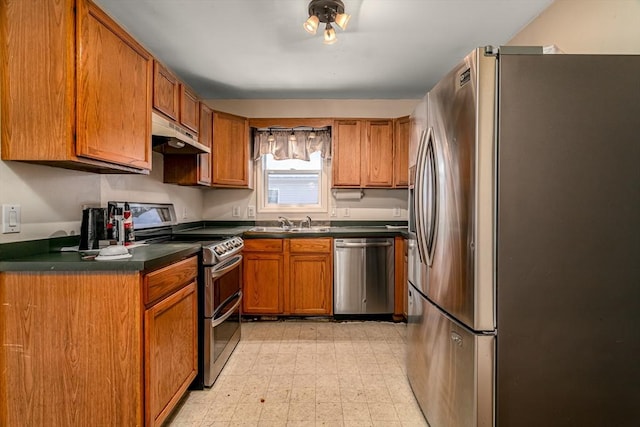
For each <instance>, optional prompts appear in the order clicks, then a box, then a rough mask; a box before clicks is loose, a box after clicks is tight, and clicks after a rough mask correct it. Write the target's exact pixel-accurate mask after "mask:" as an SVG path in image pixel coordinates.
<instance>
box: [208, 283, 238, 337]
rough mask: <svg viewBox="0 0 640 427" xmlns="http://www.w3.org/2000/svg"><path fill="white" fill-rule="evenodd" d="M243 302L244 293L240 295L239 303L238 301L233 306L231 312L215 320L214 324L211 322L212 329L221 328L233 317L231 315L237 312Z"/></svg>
mask: <svg viewBox="0 0 640 427" xmlns="http://www.w3.org/2000/svg"><path fill="white" fill-rule="evenodd" d="M241 302H242V291H240V292H239V293H238V301H236V303H235V304H233V307H231V309H230V310H229V311H227V312H226V313H225V314H224V315H223V316H221V317H219V318H218V319H215V320H214V321H213V322H211V327H212V328H215V327H216V326H219V325H220V324H222V323H223V322H224V321H225V320H227V319H228V318H229V317H231V315H232V314H233V313H234V312H235V311H236V309H237V308H238V307H239V306H240V303H241Z"/></svg>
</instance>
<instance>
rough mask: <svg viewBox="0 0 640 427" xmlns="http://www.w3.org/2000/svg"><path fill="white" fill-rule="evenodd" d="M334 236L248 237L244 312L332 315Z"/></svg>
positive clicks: (245, 262)
mask: <svg viewBox="0 0 640 427" xmlns="http://www.w3.org/2000/svg"><path fill="white" fill-rule="evenodd" d="M331 247H332V245H331V238H310V239H305V238H301V239H247V240H245V248H244V257H245V258H244V290H243V293H244V303H243V313H244V314H252V315H253V314H255V315H297V316H318V315H330V314H332V312H333V304H332V301H333V300H332V293H333V257H332V251H331Z"/></svg>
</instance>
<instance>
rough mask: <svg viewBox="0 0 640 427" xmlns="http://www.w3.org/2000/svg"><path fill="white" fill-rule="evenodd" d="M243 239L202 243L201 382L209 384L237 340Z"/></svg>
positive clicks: (217, 373)
mask: <svg viewBox="0 0 640 427" xmlns="http://www.w3.org/2000/svg"><path fill="white" fill-rule="evenodd" d="M243 247H244V243H243V241H242V239H241V238H240V237H232V238H229V239H226V240H224V241H222V242H215V243H211V244H207V245H204V246H203V247H202V260H203V275H204V279H203V281H204V313H203V318H202V325H201V326H202V335H203V340H204V341H203V346H202V351H201V356H202V360H203V366H202V372H203V385H204V386H205V387H211V386H212V385H213V383H214V381H215V380H216V378H217V377H218V375H219V374H220V371H221V370H222V368H223V367H224V365H225V363H226V362H227V360H228V359H229V356H231V353H232V352H233V349H234V348H235V347H236V345H237V344H238V341H240V329H241V328H240V325H241V313H240V309H241V304H242V255H241V254H240V252H241V251H242V248H243Z"/></svg>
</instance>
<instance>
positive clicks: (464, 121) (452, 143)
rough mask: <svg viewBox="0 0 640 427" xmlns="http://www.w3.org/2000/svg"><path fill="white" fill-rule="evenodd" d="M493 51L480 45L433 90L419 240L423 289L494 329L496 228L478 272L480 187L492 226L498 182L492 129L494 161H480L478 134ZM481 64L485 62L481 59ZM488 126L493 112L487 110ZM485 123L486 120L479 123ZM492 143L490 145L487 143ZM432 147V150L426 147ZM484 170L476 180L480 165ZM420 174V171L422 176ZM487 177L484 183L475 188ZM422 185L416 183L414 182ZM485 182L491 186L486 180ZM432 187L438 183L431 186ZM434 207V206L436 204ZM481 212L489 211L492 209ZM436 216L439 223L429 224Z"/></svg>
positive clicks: (476, 324)
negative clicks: (494, 175)
mask: <svg viewBox="0 0 640 427" xmlns="http://www.w3.org/2000/svg"><path fill="white" fill-rule="evenodd" d="M495 61H496V60H495V58H494V57H488V58H487V57H484V56H483V50H482V49H477V50H475V51H474V52H472V53H471V54H470V55H468V56H467V57H466V58H465V59H464V61H463V62H462V63H460V64H459V65H458V66H457V67H455V68H454V69H453V70H452V71H451V72H450V73H449V74H447V75H446V76H445V77H444V78H443V79H442V80H441V81H440V82H439V83H438V84H437V85H436V86H435V87H434V88H433V90H432V91H431V92H430V93H429V131H428V133H427V137H426V140H425V141H424V147H425V148H424V150H425V155H424V156H423V158H424V160H423V163H424V164H425V165H424V166H423V167H422V170H423V171H424V172H423V174H422V175H421V176H420V179H419V181H420V183H421V185H423V186H424V187H425V188H426V191H425V192H424V194H425V195H424V196H423V198H422V202H421V203H420V209H421V217H422V219H423V226H422V230H423V231H422V233H421V232H418V233H417V234H418V240H419V248H424V249H423V251H422V252H426V253H427V258H428V261H429V262H430V268H427V269H426V277H425V278H424V279H423V280H424V281H426V282H427V283H428V286H427V289H426V295H427V296H428V297H429V298H430V299H431V300H432V301H434V302H435V303H436V304H437V305H438V306H440V307H441V308H442V309H443V310H445V311H447V312H448V313H450V314H451V315H452V316H453V317H455V318H456V319H458V320H459V321H461V322H462V323H464V324H466V325H467V326H469V327H470V328H471V329H473V330H485V331H492V330H493V329H494V328H495V323H494V315H493V311H494V310H493V303H494V297H493V279H492V277H493V276H492V274H491V272H492V269H493V265H492V258H491V250H492V245H493V243H492V238H491V236H492V234H491V231H489V235H488V236H487V238H485V240H483V244H486V245H488V250H489V252H488V253H487V254H485V256H486V257H488V259H487V260H483V265H484V266H485V267H486V270H484V271H488V272H489V274H488V275H487V274H484V277H485V278H487V279H486V280H484V281H478V280H477V278H476V275H475V273H476V269H477V268H478V266H476V258H475V253H476V244H477V243H478V242H477V237H478V236H477V234H476V232H477V229H476V220H477V216H476V215H477V209H476V208H477V194H478V192H479V191H483V192H488V194H489V200H487V202H486V203H487V205H486V206H488V217H487V215H484V216H483V220H484V221H485V226H487V227H489V230H491V229H492V219H493V218H492V205H491V198H492V196H491V194H492V187H493V178H492V176H491V173H492V167H491V166H492V161H493V156H492V154H491V153H492V151H491V150H492V149H493V147H494V144H493V139H492V136H493V133H492V132H490V131H489V132H488V138H487V139H486V140H482V141H480V142H479V143H482V144H484V146H483V148H484V149H485V152H486V150H488V151H489V155H488V156H485V157H483V160H485V161H488V162H489V165H483V166H482V168H480V167H479V166H478V164H477V162H478V157H477V154H478V149H479V148H478V146H477V142H476V141H477V139H476V136H477V134H478V131H479V126H478V124H477V123H478V122H477V120H476V119H477V118H478V116H479V115H480V113H479V112H478V103H479V102H481V101H482V100H483V99H484V98H486V97H491V99H493V96H494V94H495V76H496V74H495V73H496V65H495ZM479 64H481V65H482V66H481V67H480V66H479ZM487 119H488V120H490V121H489V129H491V128H492V126H493V119H492V118H487ZM482 129H483V130H485V131H486V129H487V128H486V126H485V127H483V128H482ZM487 146H488V147H487ZM430 147H432V151H430V150H429V148H430ZM430 155H433V157H434V159H433V160H432V161H433V162H435V174H434V175H435V176H431V175H430V174H429V170H430V167H429V163H431V162H430V161H429V160H430V157H429V156H430ZM479 171H482V172H486V173H488V174H489V176H488V178H487V177H485V176H483V179H482V181H479V180H478V176H477V174H478V172H479ZM417 181H418V179H417ZM479 183H482V184H483V185H484V187H485V188H482V189H478V184H479ZM416 185H417V184H416ZM487 186H488V188H486V187H487ZM431 189H433V190H431ZM432 210H435V213H432V212H431V211H432ZM483 212H484V213H485V214H486V213H487V209H484V210H483ZM433 221H435V225H434V230H433V231H432V232H430V230H429V226H430V224H431V223H432V222H433Z"/></svg>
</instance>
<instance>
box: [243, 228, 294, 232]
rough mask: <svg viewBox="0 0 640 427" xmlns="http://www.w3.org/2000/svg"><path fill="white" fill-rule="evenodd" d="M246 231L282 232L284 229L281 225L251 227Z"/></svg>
mask: <svg viewBox="0 0 640 427" xmlns="http://www.w3.org/2000/svg"><path fill="white" fill-rule="evenodd" d="M248 231H251V232H254V233H284V232H285V231H286V230H284V229H283V228H282V227H253V228H250V229H249V230H248Z"/></svg>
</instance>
